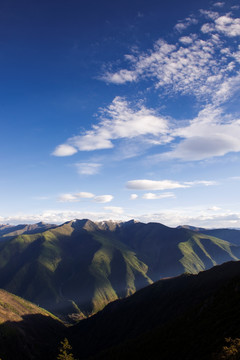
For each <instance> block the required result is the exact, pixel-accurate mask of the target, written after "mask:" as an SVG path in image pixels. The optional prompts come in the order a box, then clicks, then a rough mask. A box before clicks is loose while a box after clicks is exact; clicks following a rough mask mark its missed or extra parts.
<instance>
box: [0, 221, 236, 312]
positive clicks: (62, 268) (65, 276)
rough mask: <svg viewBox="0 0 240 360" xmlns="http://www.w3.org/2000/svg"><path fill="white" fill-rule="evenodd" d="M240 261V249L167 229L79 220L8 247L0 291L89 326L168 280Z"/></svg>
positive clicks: (4, 244) (1, 246)
mask: <svg viewBox="0 0 240 360" xmlns="http://www.w3.org/2000/svg"><path fill="white" fill-rule="evenodd" d="M239 258H240V247H239V246H238V245H237V244H235V243H234V244H231V243H230V242H228V241H226V240H222V239H219V238H216V237H213V236H210V235H207V234H201V233H199V232H196V231H192V230H189V229H184V228H180V229H178V228H177V229H173V228H169V227H167V226H164V225H162V224H157V223H149V224H143V223H139V222H135V221H129V222H125V223H124V222H122V223H116V222H111V221H108V222H100V223H94V222H92V221H89V220H75V221H74V220H73V221H69V222H67V223H65V224H62V225H60V226H55V227H54V226H52V227H50V228H48V229H47V230H43V231H41V232H40V233H35V230H34V233H28V234H26V233H25V234H21V235H18V236H15V237H11V238H8V239H6V240H4V241H1V242H0V287H2V288H4V289H6V290H7V291H10V292H12V293H14V294H17V295H19V296H21V297H23V298H25V299H28V300H30V301H33V302H34V303H36V304H39V305H41V306H42V307H44V308H47V309H48V310H50V311H52V312H54V313H55V314H58V315H64V316H66V315H70V317H71V318H72V319H81V318H84V317H86V316H88V315H91V314H93V313H96V312H97V311H99V310H101V309H103V308H104V306H106V305H107V304H108V303H109V302H112V301H114V300H117V299H119V298H124V297H127V296H129V295H131V294H133V293H134V292H135V291H136V290H138V289H140V288H143V287H145V286H146V285H149V284H151V283H152V282H153V281H156V280H158V279H161V278H165V277H170V276H176V275H179V274H182V273H183V272H188V273H198V272H199V271H201V270H205V269H208V268H210V267H212V266H214V265H216V264H221V263H223V262H225V261H229V260H238V259H239Z"/></svg>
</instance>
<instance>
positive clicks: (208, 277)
mask: <svg viewBox="0 0 240 360" xmlns="http://www.w3.org/2000/svg"><path fill="white" fill-rule="evenodd" d="M239 304H240V262H229V263H226V264H223V265H221V266H216V267H214V268H213V269H211V270H208V271H205V272H201V273H200V274H198V275H182V276H179V277H176V278H172V279H166V280H161V281H158V282H156V283H155V284H153V285H151V286H148V287H147V288H145V289H142V290H140V291H138V292H137V293H136V294H134V295H132V296H131V297H129V298H127V299H123V300H119V301H117V302H114V303H112V304H109V305H108V306H107V307H106V308H105V309H104V310H103V311H101V312H99V313H98V314H96V315H95V316H93V317H92V318H89V319H87V320H84V321H82V322H80V323H79V324H78V325H75V326H73V327H72V328H71V329H70V331H71V333H72V343H73V347H74V348H75V350H77V353H78V354H79V356H80V354H81V359H90V358H91V359H95V360H97V359H98V360H100V359H106V360H107V359H109V360H110V359H111V360H112V359H115V360H118V359H119V360H120V359H148V360H155V359H166V360H167V359H176V358H177V359H183V360H188V359H189V360H192V359H194V360H198V359H199V360H207V359H209V360H210V359H215V358H216V356H215V357H214V353H218V352H219V351H220V350H221V348H222V346H223V344H224V342H225V338H226V337H232V338H236V337H240V328H239V323H240V311H239Z"/></svg>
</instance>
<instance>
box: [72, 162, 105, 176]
mask: <svg viewBox="0 0 240 360" xmlns="http://www.w3.org/2000/svg"><path fill="white" fill-rule="evenodd" d="M75 166H76V167H77V172H78V173H79V174H80V175H95V174H98V173H99V170H100V168H101V166H102V164H99V163H77V164H75Z"/></svg>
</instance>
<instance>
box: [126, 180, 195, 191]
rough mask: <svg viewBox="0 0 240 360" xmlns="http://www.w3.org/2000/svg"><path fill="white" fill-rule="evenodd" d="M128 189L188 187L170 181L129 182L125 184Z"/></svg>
mask: <svg viewBox="0 0 240 360" xmlns="http://www.w3.org/2000/svg"><path fill="white" fill-rule="evenodd" d="M126 186H127V188H128V189H135V190H167V189H177V188H187V187H189V185H186V184H180V183H179V182H177V181H172V180H160V181H155V180H145V179H144V180H131V181H128V182H127V185H126Z"/></svg>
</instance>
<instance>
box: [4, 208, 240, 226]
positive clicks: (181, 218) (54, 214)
mask: <svg viewBox="0 0 240 360" xmlns="http://www.w3.org/2000/svg"><path fill="white" fill-rule="evenodd" d="M133 218H134V219H135V220H138V221H142V222H160V223H162V224H164V225H167V226H173V227H175V226H178V225H186V224H188V225H192V226H197V227H209V228H223V227H226V228H227V227H236V228H240V212H232V211H221V210H220V209H219V210H218V211H217V213H214V211H213V213H211V212H209V210H208V209H206V210H204V209H196V208H181V209H172V210H168V209H165V210H164V211H162V212H158V213H147V214H144V213H142V214H138V215H136V214H119V213H116V212H112V211H110V212H108V211H104V212H84V211H72V210H64V211H61V210H46V211H43V212H42V213H40V214H34V215H33V214H31V215H30V214H16V215H12V216H4V217H3V216H2V217H1V216H0V222H1V223H2V224H6V223H10V224H20V223H25V224H26V223H37V222H40V221H43V222H45V223H51V224H61V223H64V222H66V221H69V220H72V219H90V220H92V221H104V220H116V221H119V220H122V221H128V220H131V219H133Z"/></svg>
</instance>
